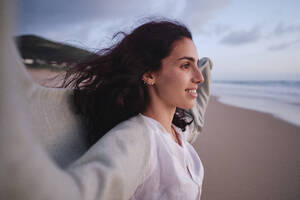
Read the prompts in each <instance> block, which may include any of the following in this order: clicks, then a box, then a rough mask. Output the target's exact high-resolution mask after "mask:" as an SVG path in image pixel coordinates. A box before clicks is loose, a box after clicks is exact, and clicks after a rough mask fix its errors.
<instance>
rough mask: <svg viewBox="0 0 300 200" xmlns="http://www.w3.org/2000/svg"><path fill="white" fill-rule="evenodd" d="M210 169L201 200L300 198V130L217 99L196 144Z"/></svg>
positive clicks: (205, 164)
mask: <svg viewBox="0 0 300 200" xmlns="http://www.w3.org/2000/svg"><path fill="white" fill-rule="evenodd" d="M193 146H194V147H195V149H196V151H197V152H198V154H199V156H200V158H201V160H202V162H203V165H204V171H205V173H204V182H203V188H202V197H201V200H209V199H214V200H218V199H222V200H224V199H225V200H226V199H228V200H229V199H243V200H251V199H272V200H273V199H274V200H277V199H278V200H280V199H295V200H296V199H300V190H299V188H300V156H299V155H300V127H298V126H295V125H292V124H290V123H288V122H285V121H283V120H281V119H278V118H275V117H274V116H272V115H271V114H267V113H263V112H259V111H254V110H249V109H245V108H240V107H235V106H231V105H227V104H223V103H221V102H219V101H218V100H217V97H216V96H212V97H211V99H210V102H209V106H208V109H207V113H206V119H205V126H204V129H203V132H202V133H200V135H199V137H198V138H197V140H196V141H195V143H194V144H193Z"/></svg>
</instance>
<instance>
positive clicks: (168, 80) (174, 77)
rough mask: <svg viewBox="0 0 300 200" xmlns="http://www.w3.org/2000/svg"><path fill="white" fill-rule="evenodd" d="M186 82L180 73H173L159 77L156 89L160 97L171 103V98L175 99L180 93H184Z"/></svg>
mask: <svg viewBox="0 0 300 200" xmlns="http://www.w3.org/2000/svg"><path fill="white" fill-rule="evenodd" d="M187 82H188V80H187V77H186V76H184V74H183V73H182V72H180V71H175V72H173V73H168V74H166V75H164V76H161V78H160V79H159V81H158V88H157V89H158V92H159V94H160V96H165V97H166V98H168V99H169V100H170V101H172V98H175V99H176V97H179V96H180V93H184V90H185V88H186V87H187ZM173 100H174V99H173Z"/></svg>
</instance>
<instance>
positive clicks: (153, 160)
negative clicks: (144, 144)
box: [131, 114, 204, 200]
mask: <svg viewBox="0 0 300 200" xmlns="http://www.w3.org/2000/svg"><path fill="white" fill-rule="evenodd" d="M139 115H140V116H141V117H142V118H143V119H144V121H145V122H146V125H147V128H148V129H149V132H150V133H151V153H150V154H151V155H150V161H149V164H148V168H147V169H146V173H145V175H144V178H143V183H142V184H141V185H140V186H139V187H138V188H137V189H136V191H135V193H134V195H133V196H132V198H131V200H140V199H143V200H152V199H153V200H158V199H161V200H176V199H178V200H179V199H180V200H183V199H184V200H195V199H197V200H198V199H200V195H201V187H202V181H203V175H204V169H203V165H202V163H201V160H200V158H199V156H198V154H197V153H196V151H195V149H194V148H193V146H192V145H191V144H190V143H188V142H187V141H186V139H185V138H186V134H187V133H188V131H189V128H188V127H187V129H186V131H185V132H182V131H181V129H180V128H178V127H176V126H174V125H173V127H174V128H175V130H176V132H177V133H178V135H179V139H180V141H181V144H182V146H180V145H179V144H177V143H176V142H175V141H174V140H173V139H172V136H171V135H170V134H169V133H168V132H167V131H166V130H165V128H164V127H163V126H162V125H161V124H160V123H159V122H158V121H156V120H154V119H152V118H150V117H147V116H144V115H142V114H139Z"/></svg>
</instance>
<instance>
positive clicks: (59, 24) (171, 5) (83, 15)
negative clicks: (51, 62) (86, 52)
mask: <svg viewBox="0 0 300 200" xmlns="http://www.w3.org/2000/svg"><path fill="white" fill-rule="evenodd" d="M18 4H19V5H20V7H19V28H18V33H20V34H24V33H34V34H38V35H42V36H45V37H51V39H55V40H64V41H65V40H68V37H69V38H71V39H72V38H77V39H79V40H83V41H88V44H92V43H93V42H92V41H95V40H98V39H97V38H101V37H105V36H107V35H113V33H115V32H117V31H120V30H124V29H125V31H126V28H128V27H134V26H136V25H137V24H139V23H141V21H140V20H139V19H143V18H146V17H149V16H150V17H151V16H161V17H167V18H171V19H176V20H179V21H182V22H184V23H185V24H187V25H188V26H189V27H190V28H191V30H192V32H193V33H197V32H199V31H201V29H202V27H203V25H204V24H206V23H208V22H209V21H210V20H212V19H214V17H215V16H216V15H217V13H218V11H220V10H221V9H224V8H225V7H226V6H228V5H229V4H230V0H211V1H206V0H164V1H161V0H151V1H139V0H127V1H126V2H124V1H122V0H110V1H105V2H104V1H100V0H87V1H81V0H72V1H67V0H52V1H40V0H26V1H23V0H18Z"/></svg>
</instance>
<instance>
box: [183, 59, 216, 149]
mask: <svg viewBox="0 0 300 200" xmlns="http://www.w3.org/2000/svg"><path fill="white" fill-rule="evenodd" d="M200 63H202V64H201V72H202V75H203V77H204V82H203V83H202V84H201V85H199V87H198V89H197V93H198V96H197V103H196V104H195V106H194V107H193V108H192V109H190V110H189V112H190V113H192V114H193V116H194V122H193V123H192V124H191V125H190V131H188V132H189V134H188V135H187V141H188V142H190V143H193V142H194V141H195V140H196V138H197V137H198V135H199V133H200V132H201V131H202V129H203V126H204V121H205V120H204V119H205V118H204V115H205V112H206V108H207V105H208V102H209V97H210V83H211V73H210V71H211V69H212V66H213V64H212V62H211V60H210V59H209V58H206V57H204V58H202V59H201V60H200Z"/></svg>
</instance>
